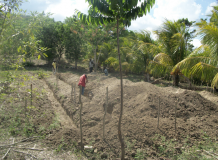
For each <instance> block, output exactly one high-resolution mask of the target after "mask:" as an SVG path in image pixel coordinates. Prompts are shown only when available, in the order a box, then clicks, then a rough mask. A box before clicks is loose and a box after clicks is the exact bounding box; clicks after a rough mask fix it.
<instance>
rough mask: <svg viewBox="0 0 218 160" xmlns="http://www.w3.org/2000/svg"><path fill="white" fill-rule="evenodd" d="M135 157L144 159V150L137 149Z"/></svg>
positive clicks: (139, 159) (140, 159)
mask: <svg viewBox="0 0 218 160" xmlns="http://www.w3.org/2000/svg"><path fill="white" fill-rule="evenodd" d="M135 159H138V160H143V159H145V155H144V151H143V150H141V149H137V151H136V156H135Z"/></svg>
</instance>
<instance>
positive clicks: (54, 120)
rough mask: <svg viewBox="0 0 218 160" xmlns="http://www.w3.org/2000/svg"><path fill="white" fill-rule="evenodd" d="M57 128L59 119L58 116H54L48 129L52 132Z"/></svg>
mask: <svg viewBox="0 0 218 160" xmlns="http://www.w3.org/2000/svg"><path fill="white" fill-rule="evenodd" d="M59 126H60V122H59V118H58V115H56V116H55V118H54V119H53V122H52V124H50V126H49V129H50V130H52V129H55V128H58V127H59Z"/></svg>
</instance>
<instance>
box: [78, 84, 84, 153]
mask: <svg viewBox="0 0 218 160" xmlns="http://www.w3.org/2000/svg"><path fill="white" fill-rule="evenodd" d="M81 94H82V86H80V94H79V95H80V96H79V101H80V104H81V107H80V138H81V150H83V149H84V148H83V132H82V107H83V104H82V102H81Z"/></svg>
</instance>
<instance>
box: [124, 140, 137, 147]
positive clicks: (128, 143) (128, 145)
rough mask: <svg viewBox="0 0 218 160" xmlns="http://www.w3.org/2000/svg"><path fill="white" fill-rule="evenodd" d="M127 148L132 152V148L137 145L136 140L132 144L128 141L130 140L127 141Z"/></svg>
mask: <svg viewBox="0 0 218 160" xmlns="http://www.w3.org/2000/svg"><path fill="white" fill-rule="evenodd" d="M125 143H126V146H127V150H132V147H133V146H134V145H135V143H136V140H133V141H132V143H131V142H130V141H128V139H126V140H125Z"/></svg>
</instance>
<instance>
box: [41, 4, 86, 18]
mask: <svg viewBox="0 0 218 160" xmlns="http://www.w3.org/2000/svg"><path fill="white" fill-rule="evenodd" d="M46 1H47V2H48V3H49V6H48V7H47V9H46V10H45V12H46V13H47V12H51V13H54V14H53V16H52V17H54V18H55V20H58V21H63V20H64V19H65V18H66V17H70V16H72V15H73V14H74V13H75V9H77V10H79V11H81V12H82V13H85V14H87V13H88V3H86V2H85V1H81V0H80V1H78V0H73V1H72V0H61V1H60V2H59V3H57V4H52V3H51V0H46Z"/></svg>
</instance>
